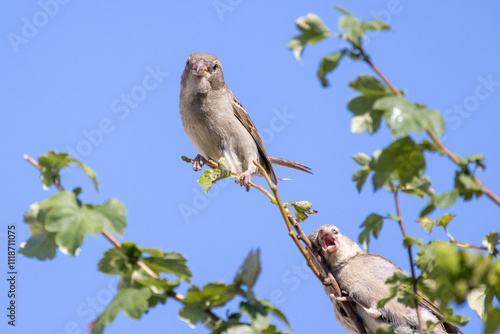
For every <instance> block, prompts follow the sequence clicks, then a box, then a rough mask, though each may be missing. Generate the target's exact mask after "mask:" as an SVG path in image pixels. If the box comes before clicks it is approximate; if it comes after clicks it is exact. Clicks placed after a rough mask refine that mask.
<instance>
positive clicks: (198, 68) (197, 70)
mask: <svg viewBox="0 0 500 334" xmlns="http://www.w3.org/2000/svg"><path fill="white" fill-rule="evenodd" d="M191 73H192V74H193V75H195V76H197V77H204V76H206V75H207V74H208V68H207V65H206V64H205V62H204V61H203V60H202V59H200V60H197V61H196V63H194V64H193V67H192V68H191Z"/></svg>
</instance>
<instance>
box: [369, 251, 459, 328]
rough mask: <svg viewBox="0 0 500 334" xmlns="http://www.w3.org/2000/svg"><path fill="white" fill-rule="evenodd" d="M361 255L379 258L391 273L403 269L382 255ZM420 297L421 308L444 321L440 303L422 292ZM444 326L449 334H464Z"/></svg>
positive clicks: (419, 293)
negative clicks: (431, 299)
mask: <svg viewBox="0 0 500 334" xmlns="http://www.w3.org/2000/svg"><path fill="white" fill-rule="evenodd" d="M365 254H366V255H365ZM360 255H362V256H363V255H364V256H367V257H377V258H379V259H381V260H384V261H381V262H380V264H381V265H383V266H384V267H386V269H388V270H389V271H397V270H401V268H399V267H398V266H396V265H395V264H394V263H392V262H391V261H389V260H388V259H386V258H385V257H382V256H380V255H376V254H367V253H362V254H360ZM384 262H385V263H384ZM384 284H385V283H384ZM418 295H419V296H420V297H422V299H421V300H420V302H419V303H418V304H419V306H420V307H425V308H426V309H428V310H429V311H431V312H432V314H434V315H435V316H436V317H437V318H438V319H439V320H441V319H443V314H442V313H441V311H440V310H439V303H438V302H432V301H430V300H429V298H427V297H426V296H425V295H424V294H423V293H421V292H420V291H419V292H418ZM443 326H444V328H445V330H446V332H447V333H462V332H461V331H460V329H458V327H456V326H454V325H451V324H448V323H443Z"/></svg>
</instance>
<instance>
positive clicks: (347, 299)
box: [330, 294, 354, 302]
mask: <svg viewBox="0 0 500 334" xmlns="http://www.w3.org/2000/svg"><path fill="white" fill-rule="evenodd" d="M330 300H331V301H332V302H352V301H354V299H352V298H351V297H348V296H339V297H336V296H335V295H334V294H331V295H330Z"/></svg>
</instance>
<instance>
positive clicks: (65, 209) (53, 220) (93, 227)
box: [45, 206, 103, 256]
mask: <svg viewBox="0 0 500 334" xmlns="http://www.w3.org/2000/svg"><path fill="white" fill-rule="evenodd" d="M102 227H103V219H102V216H101V215H99V214H96V213H95V212H94V211H93V210H92V207H90V206H82V207H72V206H58V207H54V208H52V209H51V210H50V211H49V212H48V213H47V216H46V218H45V228H46V230H47V231H49V232H57V234H56V237H55V241H56V244H57V246H58V247H59V249H60V250H61V251H62V252H63V253H65V254H69V255H72V256H75V255H77V254H78V251H79V249H80V245H81V244H82V243H83V240H84V238H85V234H92V235H97V234H99V233H100V232H101V230H102Z"/></svg>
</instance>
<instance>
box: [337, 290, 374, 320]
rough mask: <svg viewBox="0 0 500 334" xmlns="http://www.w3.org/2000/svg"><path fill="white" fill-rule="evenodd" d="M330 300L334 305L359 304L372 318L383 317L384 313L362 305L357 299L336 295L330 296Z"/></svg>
mask: <svg viewBox="0 0 500 334" xmlns="http://www.w3.org/2000/svg"><path fill="white" fill-rule="evenodd" d="M330 300H331V301H332V303H336V302H355V303H356V304H358V305H359V306H361V307H362V308H363V310H364V311H365V312H366V313H367V314H368V315H369V316H370V317H372V318H374V319H377V318H380V316H381V315H382V312H380V311H379V310H378V309H376V308H373V307H367V306H366V305H363V304H362V303H360V302H359V301H357V300H356V299H354V298H351V297H349V296H340V297H336V296H335V295H333V294H331V295H330Z"/></svg>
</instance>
